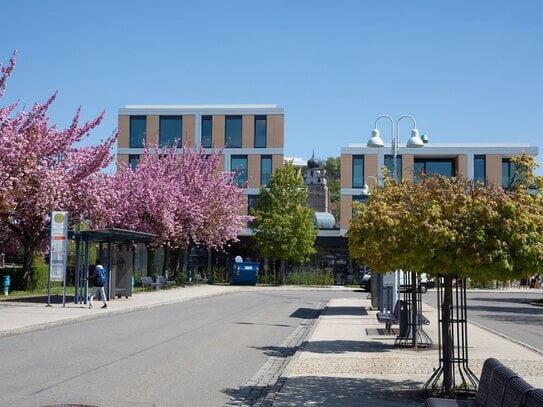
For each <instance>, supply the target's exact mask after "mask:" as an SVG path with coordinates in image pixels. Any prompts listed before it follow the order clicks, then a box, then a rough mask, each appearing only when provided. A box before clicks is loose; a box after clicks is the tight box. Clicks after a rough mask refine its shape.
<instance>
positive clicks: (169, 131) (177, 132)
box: [158, 116, 183, 147]
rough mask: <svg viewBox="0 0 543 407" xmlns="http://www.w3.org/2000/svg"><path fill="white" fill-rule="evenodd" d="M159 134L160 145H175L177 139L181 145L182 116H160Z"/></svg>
mask: <svg viewBox="0 0 543 407" xmlns="http://www.w3.org/2000/svg"><path fill="white" fill-rule="evenodd" d="M158 134H159V136H158V142H159V144H160V147H170V146H173V144H174V142H175V140H177V142H178V143H179V145H182V144H183V139H182V135H183V119H182V116H160V120H159V127H158Z"/></svg>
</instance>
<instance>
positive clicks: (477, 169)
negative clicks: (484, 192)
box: [473, 155, 486, 184]
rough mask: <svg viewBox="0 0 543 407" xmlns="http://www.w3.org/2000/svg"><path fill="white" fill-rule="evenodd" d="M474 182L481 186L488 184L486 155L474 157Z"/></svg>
mask: <svg viewBox="0 0 543 407" xmlns="http://www.w3.org/2000/svg"><path fill="white" fill-rule="evenodd" d="M473 180H474V181H475V182H480V183H481V184H484V183H485V182H486V157H485V156H484V155H476V156H475V157H473Z"/></svg>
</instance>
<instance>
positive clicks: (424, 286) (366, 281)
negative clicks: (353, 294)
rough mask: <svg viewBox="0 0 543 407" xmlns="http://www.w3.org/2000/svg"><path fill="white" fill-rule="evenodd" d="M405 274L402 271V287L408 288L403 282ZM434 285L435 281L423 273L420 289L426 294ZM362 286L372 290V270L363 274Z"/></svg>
mask: <svg viewBox="0 0 543 407" xmlns="http://www.w3.org/2000/svg"><path fill="white" fill-rule="evenodd" d="M403 276H404V273H400V288H406V287H405V285H404V283H403V280H404V277H403ZM434 287H435V281H434V280H433V279H428V278H427V276H426V273H422V274H421V276H420V284H419V291H420V292H421V293H423V294H424V293H425V292H426V291H428V289H429V288H434ZM360 288H362V289H363V290H365V291H371V270H370V271H367V272H366V274H364V275H363V276H362V280H361V281H360Z"/></svg>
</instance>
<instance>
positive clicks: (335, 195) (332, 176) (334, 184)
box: [324, 157, 341, 221]
mask: <svg viewBox="0 0 543 407" xmlns="http://www.w3.org/2000/svg"><path fill="white" fill-rule="evenodd" d="M324 169H325V170H326V177H327V179H328V191H329V193H330V201H331V202H332V203H333V204H335V205H334V206H335V209H334V210H332V212H333V215H334V217H335V218H336V220H338V221H339V215H340V213H339V208H340V205H339V201H340V192H341V182H340V177H341V172H340V169H341V157H328V158H327V159H326V163H325V165H324Z"/></svg>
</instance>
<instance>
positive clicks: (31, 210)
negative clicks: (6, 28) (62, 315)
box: [0, 53, 117, 285]
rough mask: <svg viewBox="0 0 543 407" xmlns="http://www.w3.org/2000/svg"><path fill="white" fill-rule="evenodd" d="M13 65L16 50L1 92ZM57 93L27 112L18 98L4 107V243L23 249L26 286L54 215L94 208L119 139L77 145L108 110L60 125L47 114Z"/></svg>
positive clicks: (0, 138) (0, 226)
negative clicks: (52, 122) (82, 122)
mask: <svg viewBox="0 0 543 407" xmlns="http://www.w3.org/2000/svg"><path fill="white" fill-rule="evenodd" d="M14 67H15V53H14V54H13V56H12V58H11V59H10V63H9V65H8V66H6V67H4V66H0V96H3V95H4V92H5V89H6V81H7V79H8V77H9V76H10V75H11V73H12V71H13V68H14ZM56 96H57V95H56V94H54V95H53V96H51V97H50V98H49V100H47V101H46V102H45V103H41V104H40V103H36V104H34V105H33V107H32V108H31V109H30V111H28V112H25V111H18V112H16V108H17V106H18V102H16V103H14V104H12V105H10V106H8V107H4V108H0V202H1V203H2V205H1V210H0V238H1V240H0V242H1V244H2V245H4V247H5V246H6V245H10V246H11V247H12V248H17V249H22V252H23V277H24V281H25V283H26V285H28V282H29V281H30V278H31V273H32V268H31V265H32V259H33V256H34V254H35V252H36V251H37V250H41V249H45V248H46V246H47V244H48V239H47V237H48V233H49V224H50V219H49V215H50V214H51V212H52V211H54V210H64V211H68V213H69V219H71V220H72V221H74V220H75V221H79V220H80V218H81V216H83V215H84V214H85V213H86V212H88V211H89V210H90V208H91V207H92V206H93V205H94V203H95V199H94V197H95V196H96V193H97V191H98V190H102V188H101V182H102V180H103V179H104V177H103V176H101V175H100V174H99V173H100V171H101V170H102V169H104V168H105V167H107V165H108V164H109V163H110V162H111V161H112V159H113V157H112V155H111V148H112V146H113V144H114V143H115V141H116V139H117V134H113V135H112V136H111V137H109V138H107V139H105V140H102V141H101V143H100V144H98V145H96V146H85V147H76V146H75V145H77V144H78V143H79V142H81V141H82V140H83V139H84V138H85V137H88V134H89V131H90V130H92V129H93V128H95V127H96V126H98V124H100V122H101V121H102V118H103V116H104V113H102V114H100V115H99V116H98V117H97V118H95V119H93V120H91V121H88V122H86V123H84V124H83V125H80V124H79V118H80V112H81V108H78V109H77V111H76V113H75V115H74V118H73V120H72V123H71V125H70V126H69V127H68V128H67V129H64V130H59V129H57V127H56V126H55V125H50V123H49V118H48V117H47V115H48V111H49V108H50V106H51V104H52V103H53V102H54V101H55V99H56Z"/></svg>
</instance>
